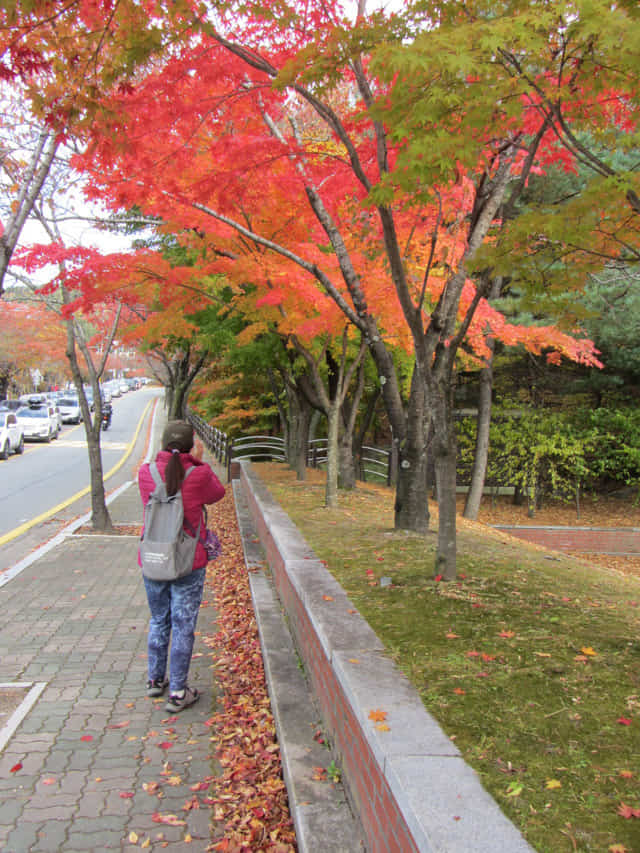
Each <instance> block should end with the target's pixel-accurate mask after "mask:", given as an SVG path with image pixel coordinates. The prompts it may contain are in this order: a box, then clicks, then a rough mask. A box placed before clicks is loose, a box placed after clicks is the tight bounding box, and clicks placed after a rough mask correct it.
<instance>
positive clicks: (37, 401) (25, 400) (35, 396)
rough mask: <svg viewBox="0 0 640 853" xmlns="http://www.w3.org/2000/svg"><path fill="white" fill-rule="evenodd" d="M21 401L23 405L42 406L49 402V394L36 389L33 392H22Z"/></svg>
mask: <svg viewBox="0 0 640 853" xmlns="http://www.w3.org/2000/svg"><path fill="white" fill-rule="evenodd" d="M20 402H21V403H22V405H23V406H42V405H44V403H48V402H49V401H48V399H47V395H46V394H40V393H39V392H37V391H34V392H33V393H32V394H21V395H20Z"/></svg>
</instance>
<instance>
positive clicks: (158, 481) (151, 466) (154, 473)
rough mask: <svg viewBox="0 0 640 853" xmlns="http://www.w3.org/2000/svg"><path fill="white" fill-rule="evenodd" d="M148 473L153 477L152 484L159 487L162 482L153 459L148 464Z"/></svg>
mask: <svg viewBox="0 0 640 853" xmlns="http://www.w3.org/2000/svg"><path fill="white" fill-rule="evenodd" d="M149 471H150V472H151V476H152V477H153V482H154V483H155V484H156V487H157V486H161V485H162V484H163V483H164V480H163V479H162V477H161V476H160V471H159V470H158V465H157V464H156V461H155V459H154V460H153V461H152V462H149Z"/></svg>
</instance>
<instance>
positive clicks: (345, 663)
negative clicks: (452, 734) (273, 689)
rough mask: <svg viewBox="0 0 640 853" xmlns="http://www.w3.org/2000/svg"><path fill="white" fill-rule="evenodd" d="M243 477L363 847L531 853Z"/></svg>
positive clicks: (345, 602)
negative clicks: (377, 714) (376, 714)
mask: <svg viewBox="0 0 640 853" xmlns="http://www.w3.org/2000/svg"><path fill="white" fill-rule="evenodd" d="M240 480H241V486H242V489H243V491H244V495H245V497H246V501H247V506H248V509H249V513H250V514H251V516H252V521H253V525H254V527H255V529H256V531H257V533H258V536H259V538H260V541H261V544H262V546H263V548H264V550H265V552H266V554H267V560H268V563H269V567H270V569H271V572H272V575H273V579H274V584H275V587H276V590H277V593H278V595H279V597H280V601H281V604H282V606H283V607H284V609H285V611H286V613H287V615H288V620H289V624H290V628H291V631H292V634H293V637H294V641H295V643H296V646H297V649H298V652H299V654H300V656H301V658H302V660H303V662H304V665H305V669H306V673H307V676H308V678H309V680H310V683H311V686H312V689H313V692H314V694H315V697H316V700H317V704H318V706H319V708H320V709H321V713H322V716H323V723H324V726H325V729H326V730H327V732H328V734H329V736H330V738H331V740H332V743H333V747H334V752H335V753H336V754H337V760H338V763H339V765H340V768H341V771H342V778H343V782H344V785H345V788H346V790H347V794H348V796H349V798H350V800H351V804H352V808H353V809H354V811H355V812H356V814H357V816H358V818H359V820H360V821H361V823H362V827H363V829H364V834H365V840H366V845H367V849H368V850H370V851H372V853H394V852H395V851H398V853H409V851H425V852H426V853H436V851H438V853H502V852H503V851H504V853H525V851H528V853H531V851H532V848H531V847H530V846H529V845H528V844H527V842H526V841H525V840H524V838H523V837H522V835H521V833H520V832H519V831H518V830H517V829H516V827H515V826H514V825H513V824H512V823H511V822H510V821H509V820H508V819H507V818H506V817H505V816H504V815H503V814H502V812H501V811H500V809H499V808H498V805H497V804H496V802H495V801H494V800H493V798H492V797H490V796H489V794H488V793H487V792H486V791H485V790H484V788H483V787H482V785H481V784H480V781H479V779H478V777H477V775H476V774H475V772H474V771H473V770H472V769H471V768H470V767H468V765H467V764H465V762H464V761H463V759H462V757H461V755H460V753H459V751H458V749H457V747H456V746H455V745H454V744H453V743H452V742H451V740H450V739H449V738H448V737H447V735H446V734H445V733H444V732H443V731H442V729H441V728H440V726H439V725H438V724H437V723H436V721H435V720H434V719H433V718H432V717H431V716H430V715H429V714H428V713H427V712H426V710H425V708H424V705H423V704H422V701H421V699H420V697H419V695H418V693H417V692H416V690H415V689H414V688H413V687H412V686H411V685H410V683H409V682H408V680H407V679H406V678H405V676H404V675H403V674H402V673H401V672H400V671H399V670H398V669H397V667H396V666H395V665H394V664H393V662H392V661H391V660H390V659H389V658H388V657H387V656H386V655H385V653H384V649H383V647H382V644H381V643H380V641H379V639H378V637H377V636H376V634H375V633H374V632H373V631H372V630H371V628H370V627H369V625H368V624H367V623H366V622H365V620H364V619H362V617H361V616H360V615H359V614H358V613H357V611H356V609H355V608H354V606H353V604H352V603H351V602H350V600H349V599H348V598H347V596H346V594H345V593H344V590H343V589H342V587H341V586H340V585H339V584H338V583H337V581H336V580H335V579H334V578H333V576H332V575H331V574H330V573H329V572H328V571H327V569H326V568H325V566H324V565H323V564H322V563H321V562H320V561H319V560H318V559H317V557H316V555H315V554H314V553H313V551H312V550H311V549H310V548H309V546H308V545H307V543H306V542H305V541H304V539H303V538H302V536H301V535H300V533H299V531H298V530H297V528H296V527H295V525H294V524H293V523H292V522H291V520H290V519H289V517H288V516H287V515H286V513H285V512H284V511H283V510H282V508H281V507H280V506H279V504H277V502H276V501H275V500H274V499H273V497H272V496H271V494H270V493H269V491H268V490H267V489H266V487H265V486H264V484H263V483H262V482H261V481H260V480H259V478H258V477H257V476H256V474H255V472H254V471H253V470H252V468H251V465H250V463H242V465H241V471H240ZM376 710H383V711H384V712H386V718H385V720H384V722H383V724H382V725H380V723H376V721H375V720H372V719H371V718H370V716H369V715H370V713H371V712H372V711H376Z"/></svg>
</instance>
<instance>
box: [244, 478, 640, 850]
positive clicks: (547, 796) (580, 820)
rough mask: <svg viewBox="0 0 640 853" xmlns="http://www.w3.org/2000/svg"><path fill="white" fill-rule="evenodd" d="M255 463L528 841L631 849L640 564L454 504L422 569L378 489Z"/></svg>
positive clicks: (635, 832) (424, 540)
mask: <svg viewBox="0 0 640 853" xmlns="http://www.w3.org/2000/svg"><path fill="white" fill-rule="evenodd" d="M256 468H257V470H258V471H259V473H260V476H261V477H262V478H263V479H264V481H265V482H266V483H267V485H268V486H269V488H270V489H271V491H272V493H273V494H274V496H275V497H276V499H277V500H278V501H279V502H280V503H281V504H282V506H283V507H284V509H285V510H286V511H287V512H288V513H289V515H290V516H291V518H292V519H293V521H294V522H295V523H296V524H297V525H298V527H299V529H300V530H301V532H302V533H303V535H304V536H305V538H306V539H307V541H308V542H309V544H310V545H311V546H312V547H313V549H314V550H315V552H316V553H317V555H318V556H319V558H320V559H322V560H325V561H326V563H327V565H328V568H329V570H330V571H331V572H332V573H333V574H334V576H335V577H336V578H337V580H338V581H339V582H340V583H341V584H342V586H343V588H344V589H345V590H346V592H347V593H348V595H349V596H350V598H351V600H352V601H353V602H354V604H355V606H356V607H357V608H358V610H359V612H360V613H361V614H362V615H363V617H364V618H365V619H367V621H368V622H369V624H370V625H371V626H372V628H373V629H374V630H375V631H376V633H377V634H378V636H379V637H380V638H381V640H382V641H383V642H384V644H385V646H386V647H387V649H388V650H389V652H390V654H391V655H392V656H393V658H394V660H395V661H396V662H397V664H398V666H399V667H400V668H401V669H402V670H403V671H404V672H405V673H406V675H407V676H408V678H409V679H410V680H411V682H412V683H413V685H414V686H415V688H416V689H417V690H418V692H419V693H420V696H421V697H422V699H423V701H424V704H425V706H426V708H427V709H428V710H429V711H430V712H431V713H432V714H433V716H434V717H436V718H437V719H438V721H439V722H440V724H441V725H442V727H443V728H444V730H445V731H446V732H447V733H448V735H449V736H450V737H451V738H452V739H455V742H456V744H457V745H458V747H459V748H460V750H461V752H462V754H463V755H464V757H465V759H466V760H467V762H468V763H469V764H470V765H471V766H473V767H474V768H475V769H476V771H477V772H478V773H479V774H480V776H481V778H482V780H483V784H484V785H485V787H486V788H487V789H488V790H489V791H490V792H491V793H492V795H493V796H494V797H495V799H496V800H497V801H498V803H499V804H500V806H501V807H502V809H503V810H504V812H505V813H506V814H507V815H508V816H509V817H510V818H511V819H512V820H513V821H514V822H515V823H516V824H517V825H518V826H519V827H520V828H521V829H522V831H523V833H524V834H525V836H526V837H527V839H528V840H529V842H530V843H531V844H532V846H533V847H535V848H536V849H537V850H538V851H541V853H542V851H544V853H562V851H607V853H608V851H612V853H624V852H625V851H628V852H629V853H640V783H639V779H640V760H639V759H640V637H639V629H640V579H638V578H637V577H632V576H625V575H623V574H620V573H617V572H613V571H610V570H608V569H607V568H604V567H599V566H597V565H595V564H591V563H589V562H587V561H586V560H585V561H581V560H578V559H575V558H572V557H568V556H567V557H565V556H562V555H559V554H557V553H555V552H546V551H544V550H543V549H540V548H536V547H534V546H528V545H526V544H525V543H522V542H519V541H516V540H514V539H511V538H509V537H507V536H505V535H504V534H500V533H497V532H496V531H493V530H491V529H490V528H488V527H485V526H484V525H481V524H474V523H471V522H465V521H464V520H463V519H460V525H459V537H458V543H459V560H458V579H457V581H456V582H454V583H449V584H445V583H442V582H435V581H434V580H433V557H434V549H435V538H436V537H435V534H433V533H430V534H428V535H427V536H426V537H420V536H418V535H416V534H411V533H406V532H397V531H394V530H393V494H392V493H391V492H390V491H389V490H388V489H385V488H382V487H375V486H370V485H362V486H361V487H359V488H358V489H357V490H356V491H354V492H352V493H341V495H340V502H341V506H340V508H339V509H336V510H327V509H326V508H324V506H323V499H324V485H323V481H322V479H321V475H319V474H318V473H317V472H310V475H309V476H310V479H309V480H308V481H307V482H304V483H298V482H296V480H295V477H294V475H293V473H292V472H289V471H287V470H286V469H284V468H283V467H282V466H278V465H258V466H256ZM432 526H434V525H432ZM383 576H386V577H390V578H391V579H392V586H390V587H381V586H380V578H381V577H383ZM634 810H637V815H634Z"/></svg>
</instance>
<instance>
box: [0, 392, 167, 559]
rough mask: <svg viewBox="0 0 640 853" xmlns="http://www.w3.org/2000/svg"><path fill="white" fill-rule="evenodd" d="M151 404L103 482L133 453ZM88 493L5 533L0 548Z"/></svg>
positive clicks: (1, 538)
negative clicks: (118, 459)
mask: <svg viewBox="0 0 640 853" xmlns="http://www.w3.org/2000/svg"><path fill="white" fill-rule="evenodd" d="M152 403H153V400H149V402H148V403H147V406H146V408H145V410H144V412H143V413H142V415H141V416H140V420H139V421H138V426H137V427H136V431H135V433H134V435H133V438H132V439H131V441H130V442H129V444H128V446H127V452H126V453H125V454H124V455H123V456H122V458H121V459H120V461H119V462H117V463H116V464H115V465H114V466H113V468H112V469H111V470H110V471H109V472H108V473H107V474H105V475H104V476H103V478H102V481H103V482H106V481H107V480H108V479H109V477H112V476H113V475H114V474H115V473H116V472H117V471H119V470H120V468H122V466H123V465H124V463H125V462H126V461H127V459H128V458H129V456H131V452H132V451H133V446H134V444H135V443H136V441H137V440H138V435H139V434H140V430H141V428H142V424H143V421H144V419H145V417H146V416H147V412H148V411H149V408H150V406H151V404H152ZM90 491H91V486H87V487H86V488H84V489H82V491H80V492H76V494H75V495H72V496H71V497H70V498H67V500H65V501H63V502H62V503H59V504H58V505H57V506H54V507H53V508H52V509H48V510H47V511H46V512H43V513H41V514H40V515H37V516H36V517H35V518H32V519H31V520H30V521H25V523H24V524H21V525H20V526H19V527H15V528H14V529H13V530H11V531H9V533H5V534H4V536H0V546H2V545H6V543H7V542H11V540H12V539H16V538H17V537H18V536H21V535H22V534H23V533H26V532H27V530H30V529H31V528H32V527H35V525H36V524H39V523H40V522H41V521H46V520H47V518H51V516H52V515H55V514H56V513H57V512H60V510H61V509H65V508H66V507H68V506H70V505H71V504H72V503H74V502H75V501H77V500H78V499H79V498H83V497H84V496H85V495H88V494H89V492H90Z"/></svg>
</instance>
